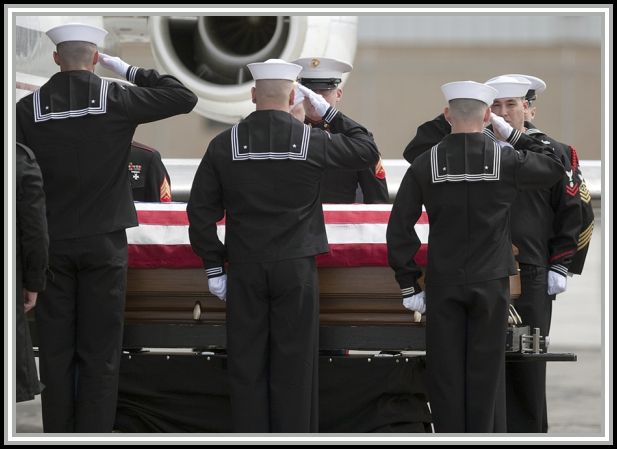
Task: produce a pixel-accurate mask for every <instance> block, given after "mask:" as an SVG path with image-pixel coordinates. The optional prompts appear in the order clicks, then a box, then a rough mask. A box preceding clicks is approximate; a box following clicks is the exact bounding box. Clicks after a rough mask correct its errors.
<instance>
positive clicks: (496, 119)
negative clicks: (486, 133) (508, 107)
mask: <svg viewBox="0 0 617 449" xmlns="http://www.w3.org/2000/svg"><path fill="white" fill-rule="evenodd" d="M491 123H492V124H493V130H494V131H496V133H497V134H498V135H497V137H501V138H502V139H501V140H507V139H508V137H510V134H512V131H513V130H514V128H512V125H510V124H509V123H508V122H506V120H505V119H504V118H503V117H500V116H499V115H497V114H495V113H493V112H491Z"/></svg>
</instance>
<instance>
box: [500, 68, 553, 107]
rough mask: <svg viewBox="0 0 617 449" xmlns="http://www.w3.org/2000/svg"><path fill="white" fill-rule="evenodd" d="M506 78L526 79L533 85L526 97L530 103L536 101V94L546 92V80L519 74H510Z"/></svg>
mask: <svg viewBox="0 0 617 449" xmlns="http://www.w3.org/2000/svg"><path fill="white" fill-rule="evenodd" d="M505 76H511V77H513V78H517V79H526V80H527V81H529V82H530V83H531V86H530V87H529V90H528V91H527V94H526V95H525V99H526V100H529V101H532V100H535V99H536V94H539V93H541V92H544V91H545V90H546V83H545V82H544V80H542V79H540V78H538V77H537V76H531V75H521V74H518V73H513V74H508V75H505ZM489 81H490V80H489Z"/></svg>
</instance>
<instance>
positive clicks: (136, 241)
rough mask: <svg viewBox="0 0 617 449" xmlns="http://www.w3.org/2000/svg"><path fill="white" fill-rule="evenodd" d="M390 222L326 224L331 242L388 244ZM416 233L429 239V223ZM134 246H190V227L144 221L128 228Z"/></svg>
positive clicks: (220, 234) (219, 228) (220, 232)
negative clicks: (149, 223) (387, 232)
mask: <svg viewBox="0 0 617 449" xmlns="http://www.w3.org/2000/svg"><path fill="white" fill-rule="evenodd" d="M386 228H387V225H386V224H385V223H384V224H379V223H358V224H326V232H327V234H328V243H331V244H354V243H377V244H385V243H386ZM415 229H416V233H417V234H418V237H419V238H420V242H422V243H427V241H428V232H429V225H428V224H417V225H416V226H415ZM217 235H218V238H219V240H220V241H221V242H224V241H225V226H217ZM126 236H127V239H128V243H129V244H130V245H189V244H190V241H189V227H188V226H165V225H146V224H142V225H140V226H139V227H136V228H129V229H127V230H126Z"/></svg>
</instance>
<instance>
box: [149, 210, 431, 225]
mask: <svg viewBox="0 0 617 449" xmlns="http://www.w3.org/2000/svg"><path fill="white" fill-rule="evenodd" d="M389 218H390V211H324V219H325V222H326V223H328V224H355V223H381V224H387V223H388V220H389ZM137 219H138V221H139V223H140V224H149V225H169V226H186V225H188V224H189V220H188V216H187V214H186V211H183V210H139V209H138V210H137ZM427 223H428V217H427V215H426V212H422V215H421V216H420V218H419V219H418V224H427ZM218 224H225V220H224V219H223V220H221V221H219V222H218Z"/></svg>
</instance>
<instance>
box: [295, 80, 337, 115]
mask: <svg viewBox="0 0 617 449" xmlns="http://www.w3.org/2000/svg"><path fill="white" fill-rule="evenodd" d="M298 89H299V90H300V92H302V94H304V96H305V97H306V98H308V100H309V102H310V104H311V106H312V109H313V110H314V112H315V114H316V115H318V116H319V117H318V118H317V117H315V116H314V115H313V114H312V112H313V111H311V110H310V109H311V108H309V107H305V109H306V115H307V116H308V118H310V119H311V120H321V119H322V118H324V116H325V115H326V112H328V109H329V108H330V103H328V102H327V101H326V99H325V98H324V97H322V96H321V95H319V94H318V93H315V92H313V91H312V90H311V89H309V88H308V87H306V86H303V85H302V84H298Z"/></svg>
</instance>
